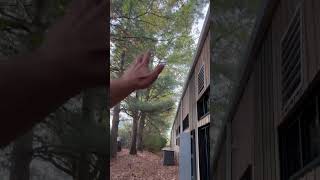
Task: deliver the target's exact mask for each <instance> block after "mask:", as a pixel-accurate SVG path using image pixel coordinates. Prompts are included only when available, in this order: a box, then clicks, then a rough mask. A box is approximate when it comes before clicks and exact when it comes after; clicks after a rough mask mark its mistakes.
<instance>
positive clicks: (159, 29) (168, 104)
mask: <svg viewBox="0 0 320 180" xmlns="http://www.w3.org/2000/svg"><path fill="white" fill-rule="evenodd" d="M208 3H209V1H208V0H200V1H199V0H185V1H178V0H141V1H134V0H123V1H120V0H115V1H113V5H112V7H111V24H110V26H111V27H110V30H111V42H110V46H111V49H110V54H111V62H110V63H111V66H110V74H111V78H118V77H120V76H121V75H122V73H123V72H124V70H125V69H126V67H127V66H128V65H129V64H130V63H131V62H132V61H133V60H134V59H135V57H136V56H137V55H139V54H141V53H143V52H145V51H147V50H151V51H152V54H153V55H152V62H151V63H150V67H151V68H152V67H154V66H156V65H157V64H158V63H159V62H160V61H161V62H162V61H166V62H167V64H166V67H165V69H164V71H163V72H162V74H161V75H160V76H159V79H158V80H157V81H156V82H155V83H154V84H153V85H152V86H151V87H149V88H147V89H144V90H139V91H136V92H134V93H132V94H131V95H130V96H129V97H128V98H126V99H125V100H124V101H122V102H121V103H119V104H118V105H116V106H115V107H113V109H112V110H111V116H110V119H111V124H112V126H111V143H110V145H111V156H112V157H115V156H116V153H117V137H118V136H119V137H121V139H122V143H123V144H124V145H125V146H126V147H128V148H129V149H130V154H137V150H138V151H143V150H144V149H147V150H148V151H159V150H161V148H162V147H164V146H166V145H167V143H168V140H169V139H168V131H169V129H170V128H171V125H172V122H173V119H174V116H175V111H176V104H177V102H178V101H179V100H180V96H181V93H182V92H181V91H182V86H183V84H184V80H185V78H186V76H187V74H188V71H189V68H190V66H191V64H192V58H193V54H194V53H195V50H196V43H197V42H196V39H195V38H194V37H193V36H192V33H193V32H192V27H193V25H194V24H195V23H196V22H197V21H198V20H199V19H200V18H204V16H205V14H203V12H202V10H203V8H204V7H205V6H206V5H207V4H208ZM196 34H197V35H198V36H200V32H197V33H196Z"/></svg>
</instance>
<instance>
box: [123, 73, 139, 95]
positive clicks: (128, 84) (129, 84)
mask: <svg viewBox="0 0 320 180" xmlns="http://www.w3.org/2000/svg"><path fill="white" fill-rule="evenodd" d="M119 82H120V83H121V84H122V85H123V86H124V88H125V89H126V90H128V93H132V92H133V91H135V90H136V86H135V83H134V81H133V80H132V79H130V78H127V77H126V76H122V77H120V78H119Z"/></svg>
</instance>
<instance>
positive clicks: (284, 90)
mask: <svg viewBox="0 0 320 180" xmlns="http://www.w3.org/2000/svg"><path fill="white" fill-rule="evenodd" d="M319 10H320V1H319V0H266V1H264V3H263V8H262V10H261V12H260V13H261V14H260V15H259V18H258V20H257V23H256V27H255V30H254V33H253V37H252V39H251V42H250V44H249V48H248V51H247V53H246V57H245V58H246V59H247V63H246V66H245V69H244V71H243V74H242V77H241V83H240V86H239V90H238V93H237V96H236V98H235V103H234V106H233V107H232V110H231V113H229V114H228V118H227V123H226V125H225V127H224V131H223V133H222V134H223V135H221V136H220V140H219V142H220V144H219V146H218V148H217V151H215V153H216V154H215V155H214V156H213V159H212V161H213V166H212V167H211V171H212V172H213V173H212V177H211V179H219V180H224V179H226V180H231V179H232V180H248V179H249V180H250V179H256V180H289V179H290V180H294V179H307V180H318V179H320V166H319V165H320V81H319V80H320V11H319ZM212 121H214V119H213V120H212Z"/></svg>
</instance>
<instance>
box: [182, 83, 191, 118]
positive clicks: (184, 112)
mask: <svg viewBox="0 0 320 180" xmlns="http://www.w3.org/2000/svg"><path fill="white" fill-rule="evenodd" d="M190 86H192V84H191V83H189V84H188V88H187V90H186V92H185V94H184V96H183V98H182V103H181V104H182V113H181V114H182V117H181V119H182V121H183V120H184V118H185V117H186V116H187V115H188V114H189V90H190Z"/></svg>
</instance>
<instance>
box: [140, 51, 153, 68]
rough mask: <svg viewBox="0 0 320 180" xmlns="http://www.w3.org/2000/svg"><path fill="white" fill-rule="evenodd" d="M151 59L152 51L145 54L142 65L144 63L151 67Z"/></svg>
mask: <svg viewBox="0 0 320 180" xmlns="http://www.w3.org/2000/svg"><path fill="white" fill-rule="evenodd" d="M150 57H151V52H150V51H148V52H146V53H144V55H143V62H142V63H143V64H144V65H149V62H150Z"/></svg>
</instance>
